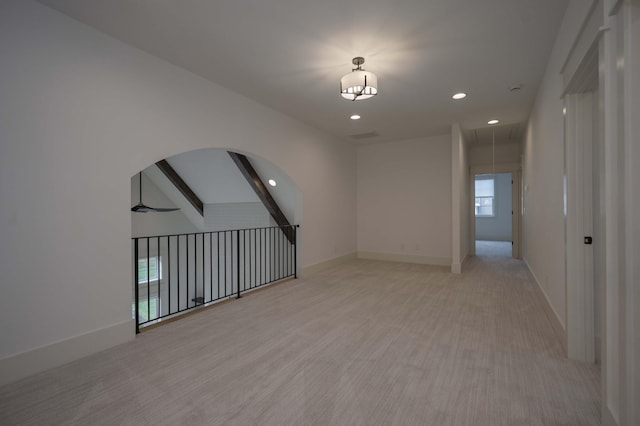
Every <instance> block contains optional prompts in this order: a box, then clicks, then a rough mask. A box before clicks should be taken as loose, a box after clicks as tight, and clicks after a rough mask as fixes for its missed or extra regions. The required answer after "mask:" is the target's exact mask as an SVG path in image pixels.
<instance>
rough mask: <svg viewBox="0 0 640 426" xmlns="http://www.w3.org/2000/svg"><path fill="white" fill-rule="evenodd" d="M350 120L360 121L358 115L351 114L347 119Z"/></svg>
mask: <svg viewBox="0 0 640 426" xmlns="http://www.w3.org/2000/svg"><path fill="white" fill-rule="evenodd" d="M349 118H350V119H352V120H360V116H359V115H358V114H353V115H352V116H351V117H349Z"/></svg>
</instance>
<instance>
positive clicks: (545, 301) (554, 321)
mask: <svg viewBox="0 0 640 426" xmlns="http://www.w3.org/2000/svg"><path fill="white" fill-rule="evenodd" d="M523 260H524V263H525V265H527V269H528V270H529V273H530V274H531V276H532V277H533V280H534V281H535V283H536V288H537V290H538V291H537V293H538V298H539V299H540V301H541V302H542V306H543V307H544V310H545V313H546V314H547V318H549V322H551V325H552V327H553V329H554V331H555V332H556V334H557V335H558V337H559V338H560V342H562V353H563V354H564V356H567V331H566V329H565V325H564V321H562V319H561V318H560V315H558V312H556V310H555V308H554V307H553V305H552V304H551V301H550V300H549V297H548V296H547V293H546V292H545V291H544V288H543V287H542V286H541V285H540V281H539V280H538V277H536V274H535V273H534V272H533V269H532V268H531V265H529V262H528V261H527V259H523Z"/></svg>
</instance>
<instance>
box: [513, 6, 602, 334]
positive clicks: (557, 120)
mask: <svg viewBox="0 0 640 426" xmlns="http://www.w3.org/2000/svg"><path fill="white" fill-rule="evenodd" d="M589 3H590V2H586V1H579V0H574V1H571V2H570V4H569V6H568V8H567V12H566V13H565V17H564V19H563V22H562V25H561V26H560V31H559V33H558V38H557V39H556V42H555V45H554V47H553V51H552V53H551V56H550V59H549V62H548V64H547V68H546V71H545V75H544V77H543V80H542V82H541V84H540V87H539V89H538V94H537V97H536V102H535V104H534V107H533V110H532V112H531V116H530V117H529V123H528V126H527V131H526V135H525V141H524V158H523V183H524V197H523V198H524V222H523V240H524V241H523V242H524V244H523V257H524V260H525V261H526V262H527V264H528V265H529V267H530V269H531V271H532V272H533V274H534V276H535V277H536V279H537V281H538V283H539V284H540V286H541V288H542V290H543V292H544V293H545V295H546V297H547V299H548V300H549V303H550V305H551V306H552V308H553V310H554V311H555V313H556V316H557V319H558V321H559V322H560V324H561V325H562V327H565V324H566V318H565V315H566V309H565V308H566V298H565V292H566V285H565V264H564V209H563V206H564V204H563V185H564V183H563V178H564V116H563V114H562V108H563V101H562V98H561V96H562V92H563V80H562V76H561V74H560V69H561V67H562V65H563V62H564V60H565V58H566V57H567V54H568V53H569V49H570V48H571V44H572V43H573V40H574V39H575V37H576V35H577V34H578V31H579V29H580V26H581V24H582V21H583V20H584V17H585V16H586V14H587V12H588V9H589V6H590V4H589Z"/></svg>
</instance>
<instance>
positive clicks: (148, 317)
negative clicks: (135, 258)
mask: <svg viewBox="0 0 640 426" xmlns="http://www.w3.org/2000/svg"><path fill="white" fill-rule="evenodd" d="M150 270H151V268H150V265H149V238H147V321H149V320H150V319H151V294H150V291H149V272H150Z"/></svg>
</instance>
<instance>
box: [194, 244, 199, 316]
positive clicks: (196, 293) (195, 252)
mask: <svg viewBox="0 0 640 426" xmlns="http://www.w3.org/2000/svg"><path fill="white" fill-rule="evenodd" d="M197 243H198V235H197V234H193V306H194V307H196V306H198V302H197V300H198V245H197Z"/></svg>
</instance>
